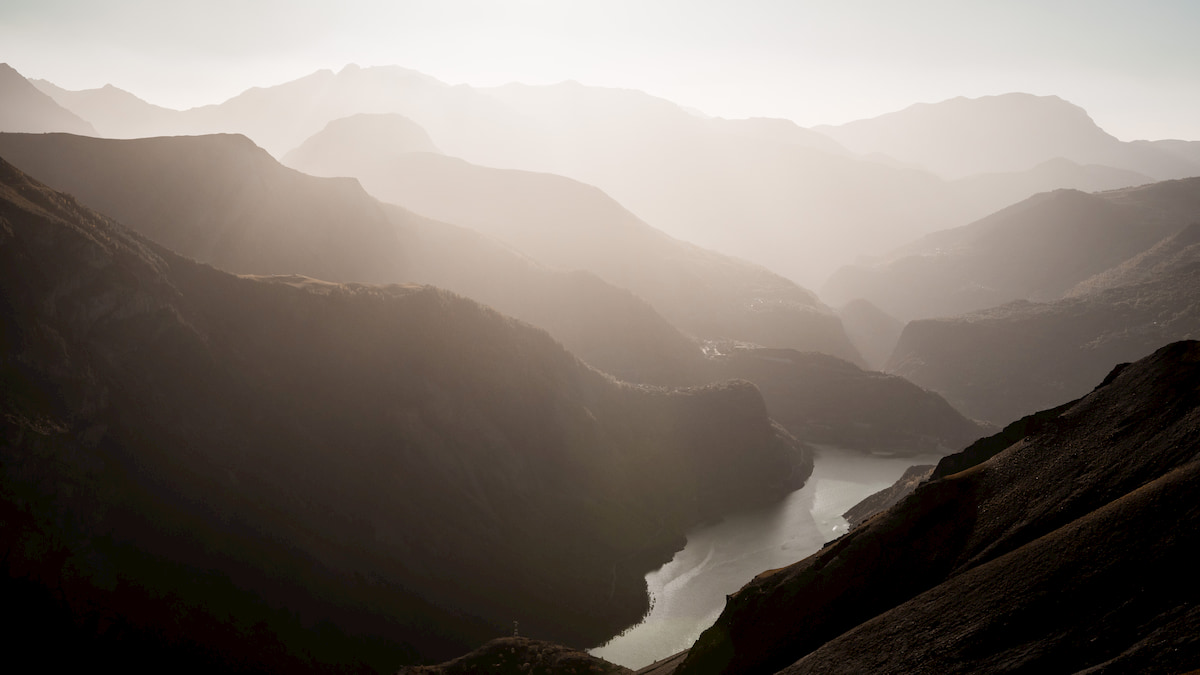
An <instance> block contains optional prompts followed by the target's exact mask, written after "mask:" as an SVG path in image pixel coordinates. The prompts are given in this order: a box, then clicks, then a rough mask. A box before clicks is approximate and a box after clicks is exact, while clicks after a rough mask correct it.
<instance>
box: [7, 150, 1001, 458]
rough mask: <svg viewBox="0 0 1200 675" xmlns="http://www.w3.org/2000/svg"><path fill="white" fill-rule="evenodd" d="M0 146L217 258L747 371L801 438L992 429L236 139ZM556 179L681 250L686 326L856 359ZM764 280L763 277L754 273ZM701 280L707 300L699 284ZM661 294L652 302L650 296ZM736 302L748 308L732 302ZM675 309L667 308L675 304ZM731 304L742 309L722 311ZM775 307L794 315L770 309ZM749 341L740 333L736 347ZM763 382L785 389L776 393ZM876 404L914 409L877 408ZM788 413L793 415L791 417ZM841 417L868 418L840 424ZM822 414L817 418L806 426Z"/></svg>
mask: <svg viewBox="0 0 1200 675" xmlns="http://www.w3.org/2000/svg"><path fill="white" fill-rule="evenodd" d="M0 155H5V156H8V157H11V158H12V159H13V161H14V162H15V163H17V164H18V165H19V166H21V167H22V168H24V169H26V170H28V171H29V172H30V173H31V174H33V175H35V176H38V177H44V179H45V180H46V182H47V183H48V184H50V185H52V186H53V187H55V188H58V189H61V190H64V191H67V192H70V193H72V194H74V195H75V196H76V197H78V198H79V199H80V200H82V201H83V202H84V203H86V204H87V205H89V206H91V207H93V208H95V209H97V210H99V211H101V212H103V213H106V214H107V215H111V216H112V217H114V218H115V219H117V220H119V221H120V222H122V223H123V224H128V225H129V226H130V227H131V228H133V229H134V230H135V231H137V232H138V233H140V234H142V235H144V236H147V237H150V238H151V239H153V240H154V241H156V242H157V243H160V244H162V245H164V246H167V247H169V248H172V249H173V250H175V251H177V252H180V253H182V254H184V255H188V256H193V257H195V258H197V259H199V260H200V261H202V262H207V263H210V264H213V265H215V266H217V267H220V268H222V269H225V270H227V271H231V272H235V273H242V274H260V275H270V274H284V273H287V274H305V275H308V276H311V277H314V278H322V279H326V280H332V281H338V282H344V281H358V282H387V283H396V282H422V283H433V284H437V285H438V286H441V287H444V288H448V289H451V290H454V291H456V292H460V293H463V294H466V295H469V296H470V297H472V298H473V299H475V300H478V301H480V302H484V303H487V304H489V305H490V306H492V307H495V308H497V309H499V310H501V311H504V312H506V313H508V314H511V315H513V316H515V317H517V318H521V319H523V320H526V321H529V322H530V323H533V324H534V325H537V326H539V327H541V328H544V329H545V330H547V331H548V332H550V333H551V334H552V335H553V336H554V337H555V338H556V339H558V340H559V341H560V342H562V343H563V344H564V345H565V346H566V347H568V349H570V350H571V351H572V352H573V353H575V354H576V355H578V356H580V357H581V358H583V359H584V360H585V361H587V362H589V363H590V364H592V365H594V366H596V367H598V368H600V369H602V370H604V371H605V372H608V373H609V374H612V375H616V376H618V377H620V378H622V379H625V380H627V381H633V382H641V383H646V384H662V385H671V386H679V385H695V384H705V383H711V382H719V381H722V380H726V379H737V378H743V379H748V380H750V381H752V382H754V383H755V384H759V385H760V386H764V387H766V389H765V390H766V391H767V392H768V396H769V397H771V404H770V405H771V407H772V409H774V410H779V409H781V408H782V406H784V405H787V406H791V409H790V410H789V412H788V413H787V414H786V415H783V418H782V419H783V420H784V424H785V426H787V427H788V429H789V430H790V431H791V432H792V433H793V434H797V435H798V437H799V438H801V439H802V440H809V441H813V442H833V441H838V442H842V443H843V444H844V445H848V446H849V447H854V448H861V449H868V448H869V447H870V445H869V444H868V443H867V441H868V440H869V441H870V442H871V443H878V442H886V443H889V444H890V445H892V446H895V448H897V449H898V448H905V449H908V450H910V451H916V450H917V449H918V447H923V448H924V449H925V450H927V451H938V450H939V448H941V449H943V451H944V450H945V449H953V448H955V447H958V446H961V445H963V444H965V443H968V442H970V441H972V440H974V439H975V438H976V437H978V436H979V435H981V434H983V433H985V432H986V430H987V427H986V426H980V425H977V424H974V423H971V422H969V421H967V420H966V419H964V418H962V416H961V415H958V414H957V413H950V414H946V413H947V411H948V409H947V408H944V407H943V406H944V402H941V403H939V401H940V397H939V396H938V395H936V394H932V393H929V392H926V391H922V390H920V389H919V388H916V387H912V388H904V387H895V386H893V385H892V384H891V380H890V379H889V378H884V377H871V376H866V375H865V374H864V373H863V372H862V371H861V370H860V369H859V368H858V367H856V366H854V365H852V364H850V363H845V367H840V366H837V367H832V368H831V367H829V366H828V364H825V363H824V362H822V360H821V359H819V358H818V357H817V355H816V354H800V353H796V356H795V357H794V359H793V361H794V366H793V367H792V368H789V369H785V370H781V371H779V372H775V373H771V374H770V376H769V377H765V374H764V373H763V372H762V369H761V368H757V367H754V366H753V364H754V363H755V360H754V359H733V360H729V359H724V360H721V362H715V361H714V360H713V359H712V358H709V357H705V355H704V354H703V353H702V351H701V349H700V347H699V345H697V344H696V343H695V342H694V341H693V339H692V338H691V337H689V336H687V335H684V334H683V333H681V332H680V331H679V330H678V329H677V328H676V327H675V326H674V325H672V323H670V322H668V321H667V320H665V319H664V318H663V317H662V316H660V315H659V314H658V313H657V312H656V311H655V310H654V308H652V307H650V306H648V305H647V304H646V303H645V302H644V301H643V300H641V299H640V297H638V296H636V295H634V294H633V293H631V292H630V291H628V290H625V289H619V288H616V287H614V286H612V285H610V284H608V283H606V282H605V281H603V280H601V279H598V278H596V277H594V276H592V275H591V274H588V273H587V272H580V271H571V272H566V271H561V270H556V269H549V268H545V267H542V266H541V265H539V264H538V263H537V262H536V261H533V260H531V259H529V258H527V257H525V256H523V255H521V254H520V253H517V252H514V251H512V250H510V249H508V248H507V247H506V246H505V245H503V244H501V243H499V242H495V241H492V240H489V239H487V238H486V237H485V236H481V235H479V234H477V233H475V232H473V231H469V230H464V229H462V228H458V227H456V226H451V225H448V224H445V223H441V222H437V221H431V220H427V219H424V218H422V217H420V216H417V215H415V214H412V213H410V212H408V211H406V210H404V209H401V208H400V207H396V206H393V205H387V204H381V203H379V202H377V201H376V200H374V199H372V198H371V197H369V196H368V195H366V194H365V193H364V192H363V191H362V189H361V188H359V186H358V185H357V184H355V183H354V182H353V181H350V180H348V179H331V178H315V177H311V176H307V175H304V174H300V173H297V172H295V171H291V170H289V169H286V168H285V167H282V166H280V165H279V164H278V163H277V162H276V161H275V160H274V159H273V158H271V157H270V156H269V155H267V154H266V153H264V152H262V151H261V150H260V149H259V148H257V147H255V146H254V145H253V144H252V143H250V142H249V141H248V140H247V139H245V138H243V137H236V136H200V137H180V138H158V139H138V140H111V139H94V138H86V137H78V136H69V135H63V134H39V135H20V134H0ZM535 177H537V175H535ZM546 178H547V179H552V178H553V177H546ZM537 179H538V181H541V180H542V178H541V177H537ZM564 180H565V179H564ZM566 182H567V184H568V187H570V188H571V189H572V190H582V191H583V193H584V195H585V196H591V197H592V199H591V200H589V201H587V202H586V204H589V205H593V204H596V203H598V204H599V206H600V207H602V208H601V210H600V212H601V213H605V211H604V210H603V207H607V208H608V209H610V210H612V212H614V213H615V214H616V216H618V217H617V218H616V219H607V218H600V219H599V225H600V226H604V225H606V224H610V223H613V222H615V223H616V224H617V225H624V226H625V227H626V228H627V229H628V230H629V231H630V232H631V234H630V235H629V236H628V238H630V239H632V240H633V242H632V243H634V244H638V245H642V244H645V242H650V243H651V244H653V243H654V242H661V244H660V245H659V246H658V248H654V249H651V252H652V253H653V252H658V253H661V254H662V256H663V257H668V256H672V255H673V256H676V257H680V258H683V260H681V261H680V262H678V263H673V264H672V263H664V264H663V265H662V267H663V268H664V269H663V271H662V272H661V274H662V275H663V276H668V275H672V274H674V276H675V281H674V282H672V283H671V284H670V286H672V287H674V288H676V289H677V290H676V295H677V296H681V297H683V298H685V299H688V298H698V299H699V302H695V301H694V302H695V304H693V305H690V306H688V307H690V308H691V310H692V312H693V313H694V315H693V316H691V317H690V321H691V323H689V324H684V325H687V326H688V327H693V328H695V327H698V328H700V329H703V328H704V327H706V324H707V326H708V327H710V329H711V328H712V327H713V326H716V327H717V328H718V329H720V328H721V327H722V324H721V323H720V322H721V321H724V326H727V327H729V326H732V327H733V328H737V327H738V324H739V323H740V324H741V329H742V330H746V331H755V333H753V334H744V333H743V334H741V335H742V337H762V338H770V337H772V336H774V337H778V338H780V339H781V341H782V342H783V343H784V344H788V341H787V340H784V338H788V337H791V344H797V345H798V346H807V347H808V348H809V349H814V348H817V347H820V346H826V347H832V348H834V349H831V351H834V352H835V353H838V351H841V352H842V353H845V351H846V350H847V349H848V350H850V352H851V354H850V355H851V356H854V353H853V348H851V347H848V341H847V340H846V338H845V335H844V333H842V332H841V326H840V322H839V321H838V320H837V318H836V317H835V316H833V314H832V312H831V311H830V310H828V309H827V308H825V307H824V306H823V305H820V304H819V303H815V301H812V300H811V299H810V297H809V296H808V295H806V294H805V293H804V292H803V291H802V290H801V289H799V288H798V287H796V286H795V285H793V284H790V283H789V282H787V281H786V280H783V279H780V278H778V277H775V276H774V275H771V274H770V273H769V272H766V271H765V270H762V269H761V268H756V267H754V266H752V265H748V264H745V263H741V262H739V261H736V260H732V259H728V258H725V257H722V256H718V255H716V254H712V253H708V252H705V251H703V250H699V249H696V248H695V247H692V246H689V245H686V244H683V243H682V242H677V241H674V240H671V239H670V238H668V237H665V236H664V235H661V233H657V232H655V231H654V230H652V229H650V228H648V227H647V226H645V225H644V224H642V223H640V221H636V220H632V221H628V220H621V217H622V216H623V215H624V214H625V212H624V211H622V210H621V209H620V208H619V207H618V206H616V205H615V204H613V203H612V202H611V201H610V200H606V199H604V198H603V196H602V195H601V196H600V198H596V197H595V190H594V189H585V188H583V187H581V186H579V185H578V184H575V183H573V182H570V181H566ZM566 203H567V204H568V205H570V204H571V202H570V200H567V202H566ZM571 208H574V209H581V207H579V206H578V205H572V206H571ZM581 210H582V209H581ZM542 222H545V221H542ZM585 224H586V223H585ZM580 229H581V230H582V231H583V234H582V235H581V236H585V237H586V236H592V237H594V238H596V239H597V240H600V239H602V236H601V235H602V233H598V232H595V231H594V230H593V231H592V233H591V234H590V235H589V234H588V230H587V229H586V228H583V227H581V228H580ZM647 245H649V244H647ZM566 248H568V250H571V248H570V247H566ZM574 248H576V249H577V248H579V246H578V245H575V246H574ZM583 248H587V247H586V246H585V247H583ZM592 248H594V249H595V250H594V251H593V252H592V253H591V255H590V256H589V257H588V261H590V262H591V263H592V264H593V265H595V266H596V268H597V269H598V270H603V271H611V270H614V269H617V268H618V267H619V265H616V264H613V263H611V262H608V261H607V260H606V258H605V256H604V253H605V252H606V251H608V252H610V255H611V256H612V257H614V258H617V259H625V260H629V261H631V262H630V264H629V265H628V267H633V266H634V264H640V265H641V268H640V269H641V270H642V274H643V275H653V274H654V272H655V268H654V267H653V266H652V265H651V264H650V261H647V260H645V259H644V258H641V257H638V256H636V255H623V254H622V251H623V248H622V247H616V248H612V247H604V246H599V245H597V246H595V247H592ZM576 255H577V256H578V255H579V254H576ZM635 271H636V270H635ZM760 280H761V281H764V282H765V283H763V284H762V286H756V285H755V284H756V282H759V281H760ZM772 286H773V287H774V288H777V289H782V291H783V293H785V294H786V293H790V294H792V297H794V298H795V300H796V302H810V301H811V302H814V303H815V306H811V307H810V308H809V309H808V310H807V311H794V310H792V311H790V310H789V306H790V305H788V303H786V302H785V299H786V298H787V297H788V296H787V295H784V297H783V298H778V299H777V301H776V304H778V305H781V306H782V307H778V308H775V307H772V306H770V305H769V304H768V303H766V302H764V297H763V296H766V297H770V296H768V295H767V293H768V292H769V289H770V288H772ZM764 287H765V288H764ZM660 288H661V286H660ZM697 289H699V290H697ZM704 289H716V290H717V291H721V292H724V293H730V294H732V293H735V292H739V289H740V295H741V297H740V298H737V297H734V298H728V297H722V296H721V295H719V294H717V293H714V292H712V291H709V292H708V293H707V294H705V291H704ZM756 294H761V295H756ZM714 295H715V297H716V301H714V300H712V299H711V298H713V297H714ZM658 297H659V299H660V300H662V299H663V296H662V295H661V294H660V295H659V296H658ZM666 300H667V301H669V300H670V298H669V297H668V298H666ZM718 301H719V302H718ZM720 303H724V304H720ZM668 306H671V305H668ZM747 306H748V307H749V311H747V310H745V309H740V308H744V307H747ZM672 307H674V308H675V310H676V311H675V315H678V313H679V311H680V310H679V309H678V307H679V305H675V306H672ZM729 315H732V316H734V317H735V318H736V317H739V316H740V319H738V321H737V322H736V323H734V322H730V321H729V320H728V318H727V317H728V316H729ZM778 316H784V317H788V316H790V317H792V318H791V320H790V321H788V322H784V321H779V320H773V317H778ZM706 317H711V318H707V319H706ZM686 318H689V317H687V316H685V319H686ZM810 320H811V321H814V322H815V323H816V329H815V330H814V329H812V328H809V329H807V330H806V329H805V322H806V321H810ZM779 324H783V325H782V326H780V325H779ZM772 331H773V333H772ZM822 331H823V333H824V336H832V337H834V338H838V339H836V340H833V339H826V340H824V342H820V343H818V342H816V340H812V341H810V342H808V343H805V342H804V341H803V340H800V339H798V338H803V337H810V339H811V338H813V337H814V336H815V337H816V338H821V337H823V335H822ZM712 336H713V335H712V334H710V337H712ZM716 336H723V334H722V333H716ZM726 343H730V344H732V343H734V341H732V340H728V339H725V340H722V341H720V342H719V344H720V345H721V347H720V348H718V347H716V346H710V347H709V348H708V350H709V351H710V352H718V351H720V350H722V349H723V350H724V351H725V352H729V351H730V348H729V347H726V346H725V345H726ZM768 344H770V343H768ZM838 348H840V349H838ZM752 350H753V347H748V346H744V345H743V346H741V347H739V348H738V349H737V350H736V351H737V352H738V353H748V351H752ZM856 360H857V359H856ZM742 366H745V368H742ZM834 380H837V382H836V384H835V383H834ZM814 382H825V383H826V384H827V385H831V386H834V387H837V388H842V389H843V390H844V391H845V395H844V396H843V397H842V398H841V399H840V400H841V401H842V403H843V405H842V406H841V407H840V408H838V409H836V410H835V409H834V408H833V407H831V406H828V405H825V404H824V403H823V402H822V401H821V399H820V397H814V396H808V397H799V398H798V397H796V396H792V395H788V394H785V393H784V392H786V391H789V390H795V391H809V392H811V391H813V386H812V383H814ZM768 385H769V386H768ZM776 392H778V393H779V396H780V397H781V399H780V401H775V399H774V397H775V395H776ZM802 403H803V405H801V404H802ZM797 406H799V407H797ZM889 408H891V409H894V410H904V411H907V412H908V413H909V414H908V415H901V416H890V417H889V416H887V415H886V414H885V417H884V418H879V417H878V416H879V415H880V414H881V411H882V410H885V409H889ZM917 411H929V412H931V413H933V414H925V413H924V412H921V413H918V412H917ZM935 411H936V412H935ZM801 419H804V420H806V421H805V422H804V423H803V424H799V423H798V424H795V425H792V424H790V422H791V421H793V420H801ZM883 419H888V420H890V421H888V422H886V423H884V422H883ZM848 420H852V423H851V422H850V421H848ZM850 428H860V429H869V430H870V431H869V432H867V433H864V432H862V431H859V432H855V433H840V431H841V430H846V429H850ZM817 429H824V431H822V432H821V433H819V434H818V435H817V436H813V437H809V436H808V434H809V433H811V432H813V431H814V430H817ZM831 434H832V435H831Z"/></svg>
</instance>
